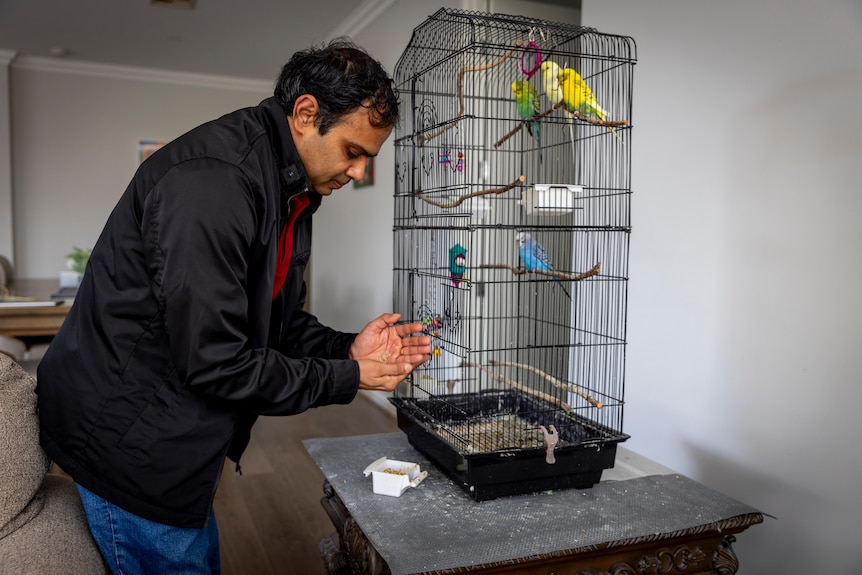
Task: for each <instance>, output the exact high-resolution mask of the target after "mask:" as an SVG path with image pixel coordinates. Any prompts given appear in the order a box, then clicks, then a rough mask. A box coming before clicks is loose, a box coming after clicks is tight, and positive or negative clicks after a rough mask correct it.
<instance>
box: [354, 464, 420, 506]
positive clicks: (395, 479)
mask: <svg viewBox="0 0 862 575" xmlns="http://www.w3.org/2000/svg"><path fill="white" fill-rule="evenodd" d="M364 473H365V477H368V476H369V475H371V476H372V480H373V486H374V493H377V494H378V495H390V496H392V497H401V494H402V493H404V492H405V491H406V490H407V488H408V487H416V486H417V485H419V484H420V483H421V482H422V480H423V479H425V478H426V477H427V476H428V472H427V471H422V470H421V469H419V464H418V463H411V462H409V461H398V460H397V459H389V458H388V457H381V458H380V459H378V460H377V461H375V462H374V463H372V464H371V465H369V466H368V467H366V468H365V471H364Z"/></svg>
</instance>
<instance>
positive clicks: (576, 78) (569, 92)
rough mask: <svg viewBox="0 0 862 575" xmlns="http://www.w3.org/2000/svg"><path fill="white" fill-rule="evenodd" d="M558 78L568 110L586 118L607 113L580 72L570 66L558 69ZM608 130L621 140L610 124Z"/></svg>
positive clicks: (602, 117) (602, 115)
mask: <svg viewBox="0 0 862 575" xmlns="http://www.w3.org/2000/svg"><path fill="white" fill-rule="evenodd" d="M558 79H559V81H560V89H561V90H562V92H563V101H565V103H566V107H567V108H568V109H569V111H570V112H577V113H578V114H580V115H582V116H584V117H586V118H593V119H596V120H604V119H605V117H606V116H607V115H608V112H607V110H605V109H604V108H602V107H601V106H600V105H599V102H598V100H596V96H595V95H594V94H593V91H592V90H590V87H589V86H587V83H586V82H584V79H583V78H581V75H580V74H578V73H577V72H576V71H575V70H573V69H572V68H563V69H562V70H560V74H559V76H558ZM608 130H610V131H611V133H612V134H613V135H614V136H616V138H617V140H619V141H620V142H622V141H623V139H622V138H620V136H619V134H617V132H616V130H614V129H613V128H611V127H610V126H608ZM623 143H625V142H623Z"/></svg>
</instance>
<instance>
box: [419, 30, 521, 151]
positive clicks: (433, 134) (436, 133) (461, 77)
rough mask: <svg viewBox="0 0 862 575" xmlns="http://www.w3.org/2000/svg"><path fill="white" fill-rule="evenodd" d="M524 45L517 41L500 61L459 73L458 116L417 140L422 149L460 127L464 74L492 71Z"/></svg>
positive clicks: (466, 67)
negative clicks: (428, 142)
mask: <svg viewBox="0 0 862 575" xmlns="http://www.w3.org/2000/svg"><path fill="white" fill-rule="evenodd" d="M522 44H523V42H521V41H520V40H516V41H515V47H514V48H512V49H511V50H509V51H508V52H506V53H505V54H503V56H502V57H501V58H500V59H499V60H496V61H494V62H491V63H490V64H482V65H479V66H463V67H462V68H461V70H459V71H458V113H457V114H456V119H455V121H453V122H451V123H449V124H448V125H446V126H443V127H442V128H438V129H437V130H435V131H433V132H431V133H430V134H426V135H420V136H419V138H418V140H417V143H418V144H419V146H420V147H421V146H423V145H424V144H425V142H427V141H428V140H430V139H432V138H436V137H437V136H439V135H440V134H442V133H444V132H447V131H448V130H451V129H452V128H454V127H455V126H457V125H458V122H460V121H461V118H462V117H463V116H464V74H466V73H467V72H479V71H481V70H490V69H491V68H496V67H497V66H499V65H500V64H502V63H503V62H505V61H506V60H507V59H508V58H509V57H510V56H511V55H512V54H513V53H514V52H515V50H517V49H518V48H520V47H521V45H522Z"/></svg>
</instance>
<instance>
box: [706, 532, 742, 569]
mask: <svg viewBox="0 0 862 575" xmlns="http://www.w3.org/2000/svg"><path fill="white" fill-rule="evenodd" d="M734 541H736V537H734V536H733V535H728V536H727V537H725V538H724V539H722V540H721V545H720V546H719V548H718V549H717V550H716V551H715V556H714V557H713V558H712V569H713V570H714V571H715V572H716V573H717V574H718V575H734V573H736V572H737V571H738V570H739V559H737V558H736V553H734V552H733V547H732V546H731V544H732V543H733V542H734Z"/></svg>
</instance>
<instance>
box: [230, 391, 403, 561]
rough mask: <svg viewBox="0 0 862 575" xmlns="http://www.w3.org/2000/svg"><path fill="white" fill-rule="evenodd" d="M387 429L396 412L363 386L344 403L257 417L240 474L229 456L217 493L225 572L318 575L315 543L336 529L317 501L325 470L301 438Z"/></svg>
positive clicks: (392, 427) (393, 427) (391, 425)
mask: <svg viewBox="0 0 862 575" xmlns="http://www.w3.org/2000/svg"><path fill="white" fill-rule="evenodd" d="M391 431H398V428H397V425H396V423H395V417H394V412H389V411H387V410H385V409H384V408H382V407H381V406H379V405H377V404H376V403H374V402H373V401H371V400H370V399H368V397H367V396H365V395H363V394H362V393H360V395H359V396H358V397H357V398H356V399H355V400H354V401H353V403H351V404H349V405H331V406H327V407H322V408H317V409H311V410H309V411H307V412H305V413H302V414H300V415H295V416H291V417H262V418H260V419H259V420H258V422H257V424H256V425H255V427H254V429H253V432H252V440H251V443H250V444H249V447H248V449H247V450H246V452H245V454H244V455H243V457H242V461H241V464H242V475H241V476H240V475H239V474H237V473H236V472H235V469H234V464H233V462H230V461H228V462H227V463H226V464H225V468H224V472H223V473H222V478H221V484H220V486H219V489H218V492H217V493H216V498H215V512H216V519H217V521H218V526H219V541H220V545H221V564H222V573H223V575H247V574H253V575H269V574H273V575H275V574H278V575H294V574H295V575H322V574H323V573H324V571H323V563H322V561H321V558H320V553H319V551H318V544H319V542H320V540H321V539H322V538H323V537H325V536H327V535H330V534H332V533H333V532H334V531H335V528H334V527H333V525H332V523H331V522H330V520H329V517H328V516H327V515H326V512H325V511H324V510H323V508H322V507H321V506H320V498H321V497H322V496H323V474H322V473H321V472H320V469H319V468H318V467H317V465H316V464H315V463H314V461H313V460H312V459H311V457H310V456H309V455H308V453H306V451H305V449H304V448H303V446H302V440H303V439H308V438H312V437H341V436H347V435H365V434H373V433H386V432H391ZM369 463H370V462H369ZM357 473H362V470H361V469H358V470H357Z"/></svg>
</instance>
